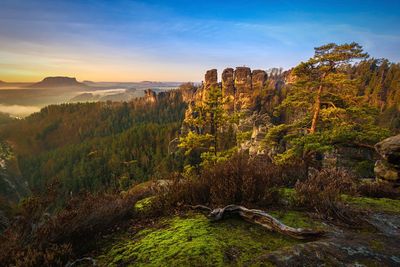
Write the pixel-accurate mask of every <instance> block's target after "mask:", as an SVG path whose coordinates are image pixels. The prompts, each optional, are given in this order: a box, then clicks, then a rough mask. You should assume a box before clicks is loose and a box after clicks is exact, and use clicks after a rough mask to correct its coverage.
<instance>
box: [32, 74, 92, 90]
mask: <svg viewBox="0 0 400 267" xmlns="http://www.w3.org/2000/svg"><path fill="white" fill-rule="evenodd" d="M86 86H87V85H85V84H84V83H80V82H78V81H77V80H76V78H70V77H61V76H57V77H46V78H44V79H43V80H42V81H41V82H38V83H35V84H32V85H30V86H29V87H32V88H56V87H86Z"/></svg>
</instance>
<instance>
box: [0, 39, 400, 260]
mask: <svg viewBox="0 0 400 267" xmlns="http://www.w3.org/2000/svg"><path fill="white" fill-rule="evenodd" d="M244 71H248V73H250V74H249V75H248V76H246V77H245V78H244V80H246V81H248V80H249V79H250V78H251V79H253V80H255V77H256V74H257V73H261V74H262V75H261V76H257V77H265V79H264V78H263V79H261V85H260V86H259V84H256V83H255V82H253V81H250V82H248V84H249V86H248V87H246V86H247V85H246V84H245V85H244V86H243V83H240V80H239V78H240V73H241V72H244ZM229 73H232V77H234V79H233V80H232V82H231V83H228V82H227V81H230V80H229V79H227V78H226V77H228V76H229V75H230V74H229ZM214 74H215V77H214V76H212V75H214ZM233 75H235V76H233ZM211 76H212V77H211ZM210 77H211V78H210ZM215 78H216V79H215ZM257 88H258V89H257ZM399 134H400V63H392V62H390V61H389V60H387V59H374V58H370V57H369V55H368V54H367V53H366V52H365V51H364V50H363V48H362V46H360V45H359V44H357V43H348V44H334V43H330V44H326V45H323V46H320V47H317V48H315V52H314V56H313V57H311V58H310V59H309V60H308V61H305V62H301V63H299V64H298V65H297V66H295V67H294V68H292V69H290V70H287V71H276V69H275V70H272V71H270V72H268V73H267V72H265V74H264V72H260V71H258V72H255V71H253V72H252V73H251V72H250V69H249V70H247V69H246V68H244V67H238V68H237V69H236V70H235V72H234V71H233V70H232V72H230V71H229V70H228V71H224V74H223V75H222V81H221V82H218V78H217V73H216V71H215V72H214V71H209V72H207V74H206V76H205V79H204V81H203V83H202V84H201V85H199V86H197V85H195V84H192V83H186V84H182V85H181V87H180V88H179V89H177V90H171V91H168V92H161V93H158V94H157V95H156V94H154V95H152V94H149V95H146V96H145V97H142V98H138V99H135V100H132V101H130V102H111V101H107V102H90V103H89V102H88V103H74V104H61V105H50V106H47V107H45V108H43V109H42V110H41V111H40V112H38V113H34V114H32V115H30V116H28V117H26V118H24V119H21V120H18V119H12V118H10V117H8V116H6V115H2V114H1V116H0V139H1V146H0V149H1V162H0V163H1V165H2V169H1V173H0V175H1V177H4V179H1V180H0V182H1V183H4V186H2V188H8V189H5V190H2V191H0V193H1V198H0V208H1V209H2V210H3V211H2V214H0V215H1V216H2V217H3V219H2V221H1V220H0V222H1V224H0V226H1V228H0V230H1V231H2V235H1V241H3V242H2V245H0V248H1V251H2V252H1V253H0V260H1V262H4V263H5V265H6V266H39V265H40V266H64V265H66V264H67V265H66V266H73V265H78V264H79V262H80V261H82V262H83V261H88V264H89V263H92V264H95V263H96V262H97V263H99V264H100V265H101V266H103V265H108V266H126V265H129V264H131V263H135V264H137V265H139V266H140V265H146V264H148V263H149V261H150V262H155V263H157V264H158V265H160V266H161V265H162V264H163V263H165V262H166V263H167V264H168V265H171V266H187V264H188V262H191V261H193V260H196V264H197V263H198V264H197V265H195V266H225V265H231V266H238V265H239V266H242V265H252V264H254V261H252V260H253V258H254V257H257V259H258V262H257V263H260V262H261V263H265V264H271V263H273V264H275V265H278V266H283V265H286V264H288V265H290V264H294V262H293V261H295V262H296V261H298V262H301V265H303V266H308V264H310V265H309V266H315V265H318V264H320V263H321V262H328V261H331V262H332V265H334V266H335V265H336V264H339V263H352V262H358V261H362V260H365V259H366V258H365V257H364V256H363V255H361V253H360V255H359V254H357V253H355V254H357V255H355V254H351V253H348V254H346V252H344V249H343V250H342V249H341V248H345V247H348V248H350V249H358V248H359V247H363V248H365V250H366V251H367V254H368V253H370V254H372V253H375V254H374V255H375V256H374V258H373V259H369V260H370V261H371V262H369V263H371V264H370V265H367V266H374V264H377V263H382V262H383V263H384V264H385V265H387V266H392V264H394V262H395V261H396V260H393V259H394V258H393V257H396V255H398V251H397V252H396V249H395V248H396V246H397V245H399V241H398V240H397V239H391V238H390V237H389V236H388V235H387V233H388V232H390V231H397V232H396V233H397V234H398V229H397V230H396V229H394V228H393V229H394V230H393V229H392V228H390V227H393V226H390V224H391V223H392V222H393V221H396V220H397V219H398V215H399V213H400V192H399V187H398V186H399V184H400V176H399V173H400V172H399V168H400V164H399V161H400V157H399V155H400V154H399V153H400V152H399V150H398V147H400V145H399V144H398V143H396V142H398V141H397V140H398V136H399ZM396 149H397V150H396ZM377 166H378V167H379V168H378V167H377ZM396 172H397V173H396ZM5 181H9V182H10V183H11V184H13V186H8V185H7V183H6V182H5ZM0 185H2V184H0ZM7 186H8V187H7ZM261 210H263V211H265V210H266V211H268V212H263V211H261ZM204 212H206V213H208V215H207V217H205V216H201V214H202V213H204ZM226 214H228V215H226ZM235 216H236V217H235ZM231 217H234V218H236V219H232V218H231ZM271 218H272V219H271ZM380 218H385V220H386V222H387V224H386V223H385V221H384V220H383V219H382V220H381V219H380ZM241 219H244V221H246V222H248V223H249V224H252V223H253V224H255V225H258V226H257V227H258V228H257V227H255V228H249V227H250V226H248V225H247V224H244V222H243V220H241ZM209 220H210V221H221V222H216V223H215V224H212V225H210V224H209ZM288 225H289V226H288ZM392 225H393V223H392ZM148 227H149V229H148ZM251 227H253V226H251ZM385 227H386V228H385ZM265 228H267V229H269V231H272V232H274V233H268V234H267V236H263V233H264V232H265ZM171 229H172V230H171ZM249 229H250V230H249ZM338 229H339V230H338ZM382 229H383V230H382ZM146 231H147V232H146ZM232 231H234V234H232ZM385 231H386V232H385ZM360 232H362V233H363V234H362V235H361V234H360ZM236 234H237V239H234V238H233V237H232V235H236ZM131 235H135V238H134V239H132V236H131ZM121 236H122V238H121ZM179 236H180V237H182V240H177V239H176V238H177V237H179ZM264 238H265V239H264ZM321 238H322V239H321ZM323 238H325V239H323ZM86 239H87V240H90V242H88V244H87V246H86V245H85V246H82V242H83V240H86ZM102 239H105V240H106V241H107V242H109V243H107V242H105V243H102V242H104V240H103V241H102ZM375 239H376V240H377V241H376V242H375V243H371V240H375ZM116 240H117V241H116ZM127 240H129V241H127ZM169 240H172V241H171V242H172V243H171V242H170V241H169ZM192 240H193V242H192ZM324 240H325V241H326V242H327V243H324V244H327V245H323V246H322V248H321V251H322V253H324V255H327V256H324V257H325V258H323V259H320V258H318V255H317V254H315V251H316V248H318V247H321V244H322V242H323V241H324ZM353 240H357V242H358V243H356V241H353ZM190 242H191V243H190ZM302 242H303V243H302ZM318 242H320V243H318ZM351 242H354V243H351ZM109 244H112V245H111V246H110V245H109ZM299 244H301V245H303V246H300V247H296V245H299ZM332 244H336V246H335V245H332ZM377 244H378V245H377ZM155 245H159V246H160V248H155V247H154V246H155ZM280 246H283V247H285V248H287V249H288V250H287V251H285V252H284V253H286V254H284V255H279V254H276V253H278V252H276V253H275V252H274V251H275V250H279V247H280ZM188 248H190V249H188ZM191 248H192V249H191ZM292 248H296V249H298V251H301V253H300V252H299V253H298V252H297V251H296V249H293V250H291V249H292ZM186 249H188V250H187V251H186ZM175 250H176V251H175ZM332 250H334V251H335V253H337V255H339V257H337V258H340V260H342V262H338V261H337V259H336V255H335V253H333V254H330V252H329V251H332ZM336 250H337V251H336ZM165 251H167V252H168V253H164V252H165ZM182 251H183V252H182ZM185 251H186V252H185ZM274 253H275V254H274ZM282 253H283V252H282ZM300 254H301V255H303V257H301V258H296V257H298V255H300ZM370 254H368V255H370ZM21 255H24V257H21ZM171 255H173V256H171ZM174 255H175V256H174ZM204 255H206V256H207V257H203V256H204ZM263 255H264V256H263ZM265 255H267V256H265ZM287 255H289V256H287ZM296 255H297V256H296ZM304 255H311V256H310V257H309V258H307V257H305V256H304ZM315 255H317V256H315ZM332 255H333V256H332ZM253 256H254V257H253ZM286 256H287V257H286ZM74 259H78V260H77V261H78V262H77V261H73V260H74ZM308 260H310V261H309V262H308ZM164 261H165V262H164ZM369 263H368V264H369ZM68 264H70V265H68ZM157 264H156V265H157Z"/></svg>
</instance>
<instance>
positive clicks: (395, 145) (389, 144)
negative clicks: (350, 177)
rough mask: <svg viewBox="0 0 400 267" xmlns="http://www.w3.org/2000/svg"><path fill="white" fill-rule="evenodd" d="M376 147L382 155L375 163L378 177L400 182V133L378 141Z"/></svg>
mask: <svg viewBox="0 0 400 267" xmlns="http://www.w3.org/2000/svg"><path fill="white" fill-rule="evenodd" d="M375 149H376V151H377V152H378V154H379V155H380V156H381V157H382V159H381V160H378V161H376V163H375V168H374V171H375V175H376V177H377V178H378V179H382V180H387V181H391V182H395V183H400V134H399V135H396V136H392V137H389V138H386V139H385V140H383V141H381V142H379V143H377V144H376V145H375Z"/></svg>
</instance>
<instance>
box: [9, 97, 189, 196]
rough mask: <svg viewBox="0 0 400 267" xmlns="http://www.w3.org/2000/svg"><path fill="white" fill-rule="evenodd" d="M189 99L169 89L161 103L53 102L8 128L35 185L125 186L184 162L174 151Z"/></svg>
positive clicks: (68, 190)
mask: <svg viewBox="0 0 400 267" xmlns="http://www.w3.org/2000/svg"><path fill="white" fill-rule="evenodd" d="M185 108H186V105H185V103H184V102H183V101H182V97H181V95H180V94H176V93H171V94H169V93H167V94H166V95H164V97H161V98H158V101H157V102H156V103H148V102H146V100H145V99H138V100H135V101H132V102H129V103H125V102H124V103H121V102H106V103H101V102H99V103H79V104H63V105H52V106H48V107H46V108H44V109H42V110H41V112H39V113H36V114H33V115H31V116H29V117H27V118H26V119H24V120H21V121H16V122H14V123H12V124H10V125H8V126H7V127H6V128H4V129H3V131H2V135H3V138H5V139H6V140H8V141H9V142H10V143H11V144H13V147H14V149H15V151H14V152H15V154H16V155H17V159H18V166H19V170H20V173H21V175H22V177H23V178H24V179H25V180H26V181H28V183H29V186H30V188H31V189H33V190H38V191H40V190H43V189H44V188H45V185H46V184H47V183H50V182H53V181H57V182H59V183H60V184H61V187H62V188H63V190H62V191H63V192H64V193H68V194H71V192H72V193H74V192H79V191H82V190H88V191H92V192H96V191H100V190H104V189H111V190H112V189H125V188H127V187H128V186H129V185H131V184H133V183H135V182H139V181H143V180H146V179H149V178H150V177H152V176H157V175H164V174H166V173H169V172H171V171H173V170H175V169H179V168H181V166H179V162H180V161H179V160H176V159H173V157H174V155H172V154H169V153H168V146H169V143H170V141H171V140H173V139H174V138H176V137H177V136H178V132H179V129H180V126H181V123H182V120H183V116H184V111H185Z"/></svg>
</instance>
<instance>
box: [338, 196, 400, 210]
mask: <svg viewBox="0 0 400 267" xmlns="http://www.w3.org/2000/svg"><path fill="white" fill-rule="evenodd" d="M343 199H344V200H345V201H346V202H347V203H350V204H352V205H354V206H356V207H358V208H361V209H370V210H373V211H376V212H393V213H400V200H396V199H390V198H369V197H351V196H343Z"/></svg>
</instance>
